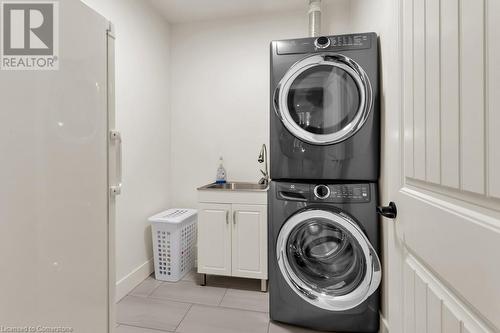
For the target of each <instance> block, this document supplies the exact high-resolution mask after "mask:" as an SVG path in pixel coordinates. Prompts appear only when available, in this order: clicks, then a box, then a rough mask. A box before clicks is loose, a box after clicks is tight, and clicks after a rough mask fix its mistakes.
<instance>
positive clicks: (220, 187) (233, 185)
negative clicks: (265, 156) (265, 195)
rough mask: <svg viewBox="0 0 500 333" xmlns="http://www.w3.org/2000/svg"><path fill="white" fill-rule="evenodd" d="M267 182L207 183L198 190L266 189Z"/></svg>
mask: <svg viewBox="0 0 500 333" xmlns="http://www.w3.org/2000/svg"><path fill="white" fill-rule="evenodd" d="M267 188H268V185H267V184H257V183H240V182H228V183H224V184H216V183H212V184H208V185H205V186H202V187H200V188H198V190H221V191H267Z"/></svg>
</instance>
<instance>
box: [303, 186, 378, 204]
mask: <svg viewBox="0 0 500 333" xmlns="http://www.w3.org/2000/svg"><path fill="white" fill-rule="evenodd" d="M313 188H314V190H313V195H312V200H313V201H322V202H335V203H343V202H346V203H348V202H369V201H370V185H369V184H334V185H332V184H330V185H322V184H318V185H313Z"/></svg>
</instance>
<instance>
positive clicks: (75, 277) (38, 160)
mask: <svg viewBox="0 0 500 333" xmlns="http://www.w3.org/2000/svg"><path fill="white" fill-rule="evenodd" d="M58 3H59V49H60V57H59V62H60V64H59V70H57V71H1V72H0V94H1V107H0V155H1V156H2V162H1V173H0V184H1V186H0V258H1V260H0V272H1V274H0V295H1V296H0V325H2V326H4V327H26V326H34V327H37V326H44V327H56V328H57V327H66V328H71V329H72V332H82V333H86V332H96V333H97V332H107V331H108V325H109V313H108V303H109V294H108V292H109V288H108V283H110V280H112V281H114V276H109V271H108V269H109V265H110V264H109V262H108V260H109V258H108V246H109V242H108V237H109V233H108V223H109V222H110V221H109V216H108V213H109V212H108V140H107V138H108V109H107V102H108V101H107V81H108V80H107V79H108V78H107V30H108V28H109V23H108V22H107V21H106V20H105V19H104V18H102V17H101V16H100V15H98V14H96V13H95V12H93V11H92V10H90V9H89V8H88V7H86V6H84V5H83V4H82V3H80V2H79V1H76V0H71V1H69V0H65V1H59V2H58ZM110 215H111V216H112V214H110ZM109 326H112V325H109Z"/></svg>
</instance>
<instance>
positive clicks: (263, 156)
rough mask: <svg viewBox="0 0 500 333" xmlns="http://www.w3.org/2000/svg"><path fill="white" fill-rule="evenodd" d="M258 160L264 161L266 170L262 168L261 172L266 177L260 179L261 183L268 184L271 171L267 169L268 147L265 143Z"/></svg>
mask: <svg viewBox="0 0 500 333" xmlns="http://www.w3.org/2000/svg"><path fill="white" fill-rule="evenodd" d="M257 161H258V162H259V163H264V170H262V169H260V172H261V173H262V175H263V176H264V177H262V178H261V179H260V180H259V184H266V185H267V184H268V183H269V171H268V169H267V147H266V145H265V144H263V145H262V148H261V149H260V154H259V159H258V160H257Z"/></svg>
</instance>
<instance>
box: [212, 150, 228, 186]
mask: <svg viewBox="0 0 500 333" xmlns="http://www.w3.org/2000/svg"><path fill="white" fill-rule="evenodd" d="M223 163H224V160H223V158H222V156H221V157H220V159H219V168H218V169H217V178H216V180H215V182H216V183H217V184H225V183H226V181H227V174H226V169H224V165H223Z"/></svg>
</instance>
